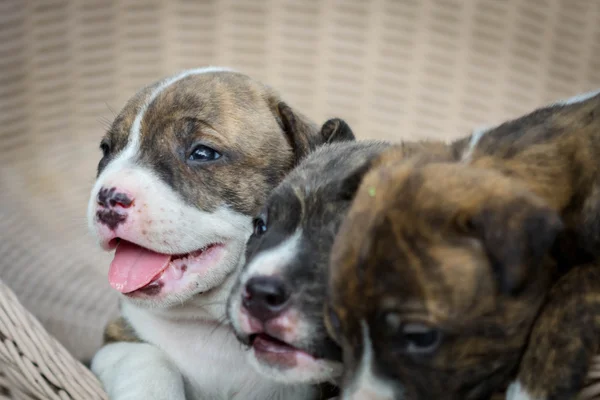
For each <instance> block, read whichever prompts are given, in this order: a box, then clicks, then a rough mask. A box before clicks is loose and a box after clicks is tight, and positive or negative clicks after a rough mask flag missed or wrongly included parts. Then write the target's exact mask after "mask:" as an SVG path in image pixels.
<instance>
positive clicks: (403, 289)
mask: <svg viewBox="0 0 600 400" xmlns="http://www.w3.org/2000/svg"><path fill="white" fill-rule="evenodd" d="M599 117H600V96H595V97H592V98H590V99H588V100H586V101H583V102H581V103H575V104H570V105H554V106H550V107H546V108H544V109H540V110H537V111H535V112H533V113H531V114H528V115H526V116H524V117H522V118H519V119H516V120H514V121H510V122H507V123H505V124H503V125H500V126H498V127H497V128H494V129H492V130H491V131H489V132H487V133H486V134H485V135H484V136H483V137H482V139H481V140H480V142H479V143H478V145H477V146H476V147H475V148H474V150H473V152H472V153H471V154H470V156H469V157H468V158H466V159H465V162H462V163H431V161H432V160H427V162H426V163H415V162H414V161H411V160H406V158H405V157H403V156H401V155H400V156H395V155H393V154H391V153H389V154H386V155H384V156H382V157H381V159H380V162H379V164H380V165H379V166H378V167H377V168H376V169H375V170H373V171H372V172H371V173H369V174H368V175H367V176H366V177H365V179H364V181H363V184H362V186H361V189H360V190H359V192H358V194H357V197H356V201H355V203H354V205H353V206H352V208H351V211H350V213H349V215H348V217H347V219H346V221H345V222H344V224H343V226H342V228H341V230H340V234H339V235H338V238H337V239H336V244H335V245H334V249H333V254H332V277H331V282H330V287H331V301H332V308H333V309H334V311H335V312H336V314H337V315H338V316H339V319H340V320H341V325H342V327H341V332H343V334H341V335H340V333H339V332H338V333H337V335H338V336H340V337H343V338H344V343H346V346H345V353H346V356H345V360H349V361H348V365H347V366H348V369H349V371H353V368H355V366H356V363H357V362H358V361H359V358H360V354H361V351H362V350H361V344H362V341H361V340H362V339H361V330H360V326H359V321H360V320H365V321H368V323H369V327H370V328H371V340H372V342H373V346H374V347H375V354H376V363H377V365H376V366H375V367H376V368H375V369H376V371H377V373H379V374H384V375H385V374H387V377H388V378H391V379H392V380H394V381H395V382H400V383H401V385H402V386H403V387H404V390H405V395H406V398H408V399H411V398H412V399H416V398H421V399H432V398H444V399H486V398H489V396H490V395H491V394H492V392H494V391H495V390H498V389H501V388H503V387H504V386H505V385H506V384H507V382H508V381H509V380H510V379H512V378H513V377H514V376H515V374H516V373H517V369H518V365H519V363H520V365H521V368H520V372H519V380H520V381H521V384H522V385H523V386H524V387H525V389H526V390H527V391H528V392H529V393H530V394H532V395H533V397H534V398H536V399H570V398H574V396H575V395H576V393H577V392H578V390H579V388H580V387H581V385H582V383H583V378H584V377H585V375H586V373H587V369H588V366H589V361H590V359H591V356H592V355H593V354H594V353H595V352H596V351H597V350H598V338H599V337H600V324H599V322H600V321H597V320H598V318H597V316H598V312H600V309H599V305H600V287H597V286H598V285H600V284H598V283H597V282H598V277H597V276H596V275H597V274H599V272H597V271H596V270H595V269H594V266H593V265H589V264H585V263H588V262H590V261H591V260H594V259H596V258H597V256H598V253H599V252H600V189H599V187H600V186H599V184H600V171H599V168H598V162H597V160H598V157H599V156H600V118H599ZM468 140H469V139H462V140H460V141H457V142H455V143H454V144H452V147H456V146H460V148H461V150H456V151H454V152H453V153H454V154H456V155H461V157H462V156H463V155H464V154H465V151H464V150H463V149H465V148H467V147H468V144H467V142H468ZM461 157H457V158H461ZM559 217H560V219H559ZM561 221H562V222H561ZM556 238H558V240H555V239H556ZM548 255H553V256H554V259H551V258H550V257H548ZM557 264H558V266H559V267H561V268H564V267H566V268H565V269H566V270H568V269H569V267H573V266H576V265H577V267H576V268H573V269H571V270H570V271H569V272H567V274H566V275H564V276H562V277H561V278H560V280H559V281H558V283H556V286H555V287H554V288H553V289H552V291H550V287H551V285H552V283H553V282H555V280H556V279H557V278H558V277H559V276H560V275H559V274H558V273H557V270H556V267H557ZM561 271H562V270H561ZM548 292H550V293H549V296H548V302H547V304H545V305H544V301H545V298H546V296H547V295H548ZM542 306H543V309H542V311H541V313H540V309H541V307H542ZM390 308H391V309H392V310H396V312H398V313H399V314H400V316H401V317H402V318H406V319H408V320H410V319H411V318H418V319H420V320H421V321H423V320H425V321H426V322H428V323H430V324H431V325H433V326H435V327H438V328H439V329H441V330H442V331H444V332H445V333H446V335H445V339H444V340H443V342H442V343H441V345H440V347H439V348H438V349H437V350H436V351H435V352H434V353H432V354H430V355H428V356H427V357H416V358H415V357H410V356H408V355H406V354H398V353H397V352H395V351H394V343H393V341H392V337H393V336H392V337H387V336H386V335H385V334H386V332H385V329H384V326H383V325H382V324H380V323H378V322H377V321H378V320H377V317H378V315H380V313H381V311H382V310H385V309H390ZM538 315H539V318H538ZM536 318H538V320H537V322H536V324H535V329H533V334H532V336H531V339H529V335H530V333H531V327H532V326H533V324H534V322H535V321H536ZM528 340H529V345H528V346H527V343H528ZM526 346H527V351H526V352H525V355H524V356H523V352H524V350H525V347H526ZM350 373H351V372H350ZM348 379H351V378H348Z"/></svg>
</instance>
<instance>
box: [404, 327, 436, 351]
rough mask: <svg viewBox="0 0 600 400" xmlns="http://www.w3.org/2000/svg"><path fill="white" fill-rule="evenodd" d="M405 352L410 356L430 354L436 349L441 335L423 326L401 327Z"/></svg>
mask: <svg viewBox="0 0 600 400" xmlns="http://www.w3.org/2000/svg"><path fill="white" fill-rule="evenodd" d="M402 335H403V336H404V342H405V343H406V351H407V352H408V353H412V354H423V353H430V352H432V351H434V350H435V349H437V347H438V345H439V344H440V341H441V338H442V335H441V333H440V331H439V330H437V329H434V328H431V327H429V326H427V325H425V324H419V323H409V324H405V325H403V326H402Z"/></svg>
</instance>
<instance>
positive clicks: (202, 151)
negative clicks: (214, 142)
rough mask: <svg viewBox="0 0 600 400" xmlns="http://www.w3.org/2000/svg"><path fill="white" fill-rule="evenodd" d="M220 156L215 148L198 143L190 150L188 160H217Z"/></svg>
mask: <svg viewBox="0 0 600 400" xmlns="http://www.w3.org/2000/svg"><path fill="white" fill-rule="evenodd" d="M220 157H221V154H219V153H218V152H217V151H216V150H214V149H211V148H210V147H208V146H204V145H202V144H201V145H199V146H196V148H195V149H194V150H193V151H192V153H191V154H190V156H189V160H191V161H213V160H217V159H219V158H220Z"/></svg>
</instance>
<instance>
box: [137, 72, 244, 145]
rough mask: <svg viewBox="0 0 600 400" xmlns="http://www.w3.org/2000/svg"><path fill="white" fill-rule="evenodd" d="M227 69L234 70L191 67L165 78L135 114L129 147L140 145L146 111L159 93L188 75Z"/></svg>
mask: <svg viewBox="0 0 600 400" xmlns="http://www.w3.org/2000/svg"><path fill="white" fill-rule="evenodd" d="M225 71H229V72H232V70H231V69H229V68H223V67H206V68H197V69H190V70H187V71H183V72H181V73H180V74H178V75H175V76H172V77H170V78H167V79H165V80H163V81H162V82H160V83H159V84H158V86H157V87H156V88H155V89H154V90H153V91H152V92H151V93H150V94H149V95H148V97H147V98H146V101H144V103H143V104H142V106H141V107H140V110H139V111H138V113H137V115H136V116H135V119H134V120H133V124H132V125H131V129H130V130H129V143H128V145H127V147H128V148H129V147H131V148H133V149H137V148H138V147H139V141H140V136H141V128H142V120H143V118H144V115H145V114H146V111H147V110H148V107H149V106H150V104H152V102H153V101H154V100H155V99H156V98H157V97H158V95H160V94H161V93H162V92H163V91H164V90H165V89H166V88H168V87H169V86H171V85H172V84H174V83H175V82H177V81H180V80H182V79H185V78H187V77H188V76H192V75H200V74H206V73H209V72H225ZM125 150H127V149H125Z"/></svg>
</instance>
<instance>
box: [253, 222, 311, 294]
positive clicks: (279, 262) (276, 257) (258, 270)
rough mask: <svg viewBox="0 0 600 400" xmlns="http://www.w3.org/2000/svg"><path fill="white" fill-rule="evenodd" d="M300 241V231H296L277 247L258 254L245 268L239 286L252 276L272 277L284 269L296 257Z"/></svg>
mask: <svg viewBox="0 0 600 400" xmlns="http://www.w3.org/2000/svg"><path fill="white" fill-rule="evenodd" d="M301 240H302V230H300V229H298V230H296V232H294V233H293V234H292V235H291V236H290V237H288V238H287V239H285V240H284V241H283V242H281V243H280V244H278V245H277V246H275V247H272V248H270V249H267V250H265V251H262V252H260V253H258V254H257V255H256V256H255V257H254V258H253V259H252V261H251V262H250V264H248V265H247V266H246V269H245V270H244V272H243V274H242V277H241V284H242V285H244V284H246V282H247V281H248V280H249V279H250V278H251V277H253V276H257V275H267V276H268V275H274V274H276V273H277V272H279V271H281V270H282V269H284V268H285V267H286V266H287V265H289V263H291V262H292V261H293V260H294V259H295V258H296V257H297V256H298V253H299V252H300V243H301Z"/></svg>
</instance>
